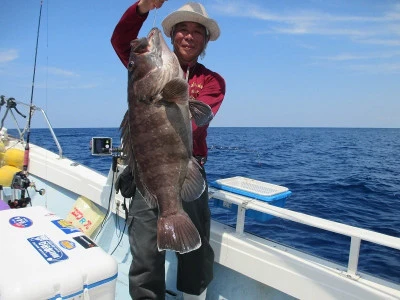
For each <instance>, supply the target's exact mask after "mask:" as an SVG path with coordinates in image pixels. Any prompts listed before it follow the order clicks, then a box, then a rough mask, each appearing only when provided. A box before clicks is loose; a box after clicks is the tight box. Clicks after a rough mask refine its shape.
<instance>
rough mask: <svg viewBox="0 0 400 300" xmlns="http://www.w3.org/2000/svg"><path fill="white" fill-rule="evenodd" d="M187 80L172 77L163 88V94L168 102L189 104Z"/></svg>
mask: <svg viewBox="0 0 400 300" xmlns="http://www.w3.org/2000/svg"><path fill="white" fill-rule="evenodd" d="M188 89H189V86H188V84H187V82H186V81H185V80H184V79H182V78H179V77H176V78H174V79H171V80H170V81H169V82H168V83H167V84H166V85H165V87H164V88H163V90H162V92H161V95H162V97H163V99H164V100H165V101H167V102H174V103H178V104H187V101H188V93H189V92H188Z"/></svg>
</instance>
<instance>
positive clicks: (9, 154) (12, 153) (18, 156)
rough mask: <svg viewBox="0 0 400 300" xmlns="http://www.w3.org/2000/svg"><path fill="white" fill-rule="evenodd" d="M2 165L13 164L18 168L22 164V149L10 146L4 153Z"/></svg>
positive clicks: (20, 167)
mask: <svg viewBox="0 0 400 300" xmlns="http://www.w3.org/2000/svg"><path fill="white" fill-rule="evenodd" d="M3 160H4V165H8V166H13V167H16V168H18V169H20V170H22V167H23V165H24V151H23V150H21V149H15V148H10V149H8V150H6V152H5V154H4V159H3Z"/></svg>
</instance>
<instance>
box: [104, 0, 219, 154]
mask: <svg viewBox="0 0 400 300" xmlns="http://www.w3.org/2000/svg"><path fill="white" fill-rule="evenodd" d="M137 4H138V3H137V2H136V3H135V4H133V5H132V6H130V7H129V8H128V9H127V11H126V12H125V13H124V14H123V15H122V17H121V20H120V21H119V22H118V24H117V26H116V27H115V29H114V32H113V35H112V37H111V44H112V46H113V47H114V50H115V52H116V53H117V55H118V57H119V59H120V60H121V62H122V64H123V65H124V66H125V67H126V66H127V64H128V61H129V54H130V42H131V41H132V40H134V39H136V38H137V37H138V34H139V31H140V29H141V27H142V25H143V23H144V21H145V20H146V19H147V16H148V14H145V15H143V16H141V15H139V13H137ZM184 71H186V70H184ZM188 83H189V96H191V97H193V98H195V99H197V100H199V101H202V102H204V103H206V104H208V105H209V106H210V107H211V109H212V111H213V113H214V115H216V113H217V111H218V109H219V108H220V106H221V103H222V101H223V99H224V96H225V80H224V79H223V78H222V77H221V76H220V75H219V74H218V73H215V72H213V71H211V70H209V69H207V68H206V67H205V66H204V65H202V64H200V63H197V64H195V65H194V66H193V67H191V68H190V69H189V80H188ZM192 129H193V155H194V156H203V157H207V152H208V148H207V141H206V138H207V129H208V125H206V126H202V127H198V126H196V124H194V122H192Z"/></svg>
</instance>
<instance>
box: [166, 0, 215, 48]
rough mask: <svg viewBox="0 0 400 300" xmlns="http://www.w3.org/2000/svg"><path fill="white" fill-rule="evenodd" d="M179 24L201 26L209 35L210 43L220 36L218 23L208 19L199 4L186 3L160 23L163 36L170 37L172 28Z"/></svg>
mask: <svg viewBox="0 0 400 300" xmlns="http://www.w3.org/2000/svg"><path fill="white" fill-rule="evenodd" d="M180 22H196V23H199V24H201V25H203V26H204V27H206V28H207V30H208V32H209V34H210V41H215V40H216V39H217V38H218V37H219V35H220V30H219V26H218V23H217V22H216V21H215V20H213V19H211V18H209V17H208V14H207V12H206V10H205V8H204V6H203V5H201V4H200V3H195V2H189V3H186V4H185V5H184V6H182V7H181V8H179V9H178V10H177V11H174V12H173V13H171V14H169V15H168V16H167V17H166V18H165V19H164V20H163V21H162V23H161V24H162V27H163V29H164V34H165V35H166V36H167V37H171V31H172V27H174V26H175V25H176V24H178V23H180Z"/></svg>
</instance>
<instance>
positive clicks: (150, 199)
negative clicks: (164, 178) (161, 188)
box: [137, 183, 158, 208]
mask: <svg viewBox="0 0 400 300" xmlns="http://www.w3.org/2000/svg"><path fill="white" fill-rule="evenodd" d="M137 189H138V190H139V192H140V194H141V195H142V197H143V199H144V201H146V203H147V205H148V206H149V207H150V208H156V207H157V206H158V204H157V199H156V197H155V196H154V195H153V194H151V193H150V192H149V191H148V190H147V189H146V188H145V187H143V186H142V185H141V183H140V184H138V185H137Z"/></svg>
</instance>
